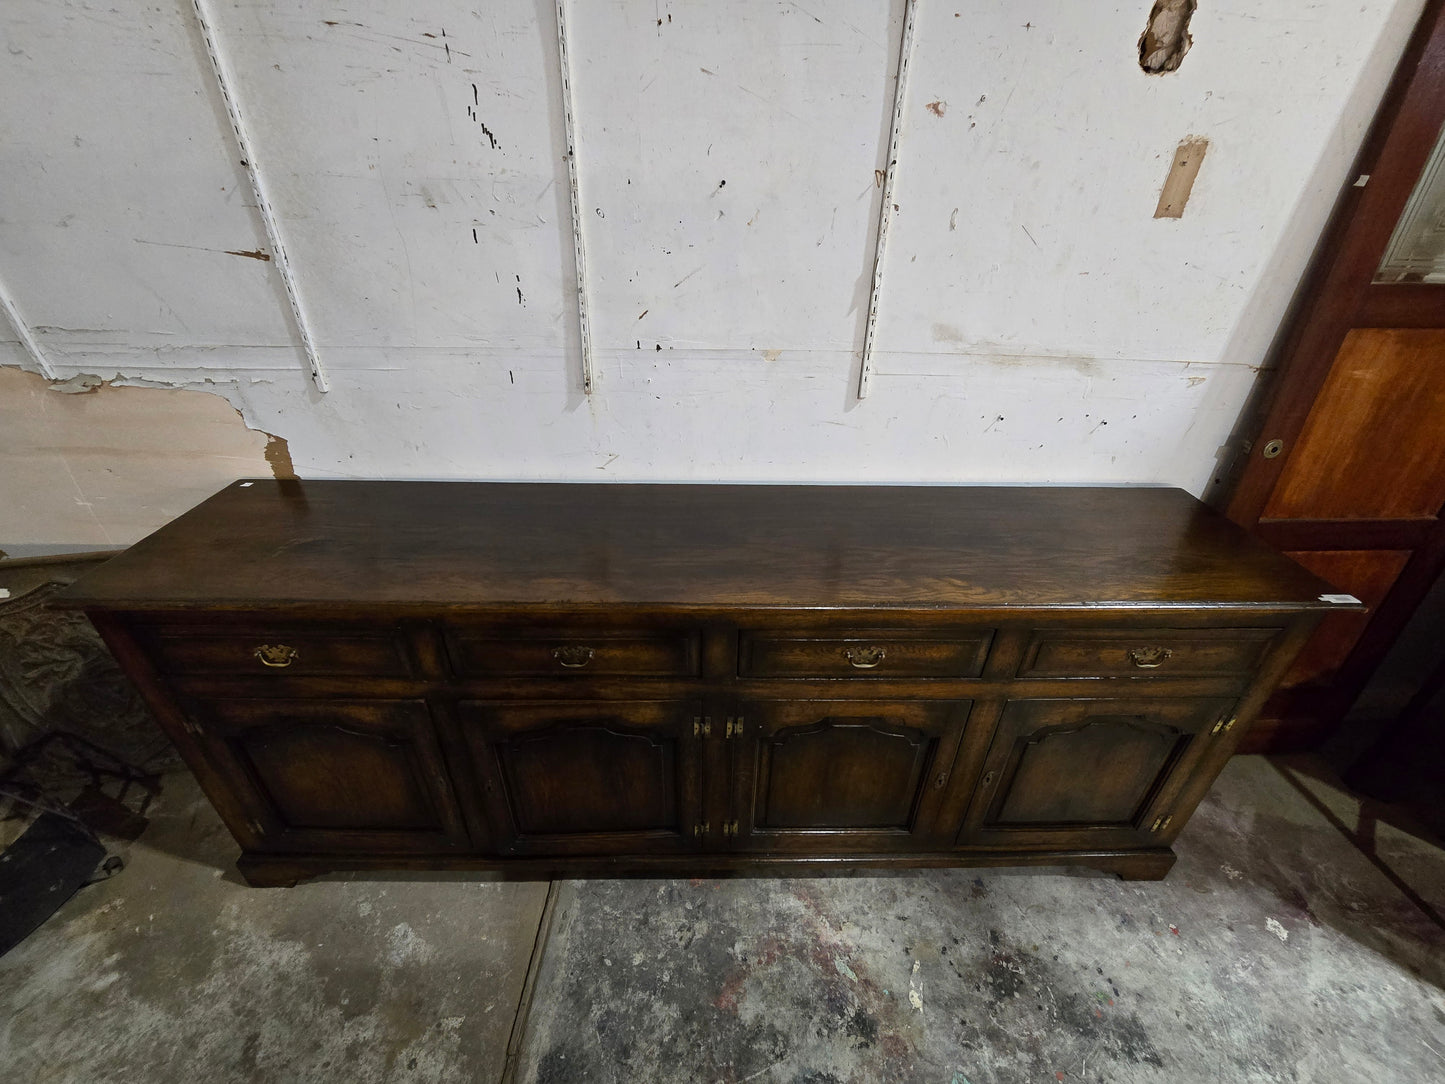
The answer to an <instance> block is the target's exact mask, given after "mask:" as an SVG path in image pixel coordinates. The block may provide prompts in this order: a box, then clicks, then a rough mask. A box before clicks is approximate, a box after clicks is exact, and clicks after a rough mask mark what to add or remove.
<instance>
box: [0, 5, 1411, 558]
mask: <svg viewBox="0 0 1445 1084" xmlns="http://www.w3.org/2000/svg"><path fill="white" fill-rule="evenodd" d="M1421 6H1422V0H1361V2H1360V3H1358V4H1354V5H1320V4H1317V3H1311V2H1307V0H1283V2H1281V3H1278V4H1274V5H1271V6H1270V9H1269V17H1268V18H1267V19H1266V18H1261V17H1260V12H1259V7H1258V5H1257V4H1255V3H1251V2H1248V0H1200V3H1199V4H1198V5H1197V10H1196V11H1195V13H1194V14H1193V17H1192V21H1191V22H1190V24H1189V28H1188V32H1189V34H1190V35H1192V38H1193V47H1192V49H1190V50H1189V52H1188V55H1187V57H1185V58H1183V60H1182V63H1181V64H1179V66H1178V68H1177V70H1174V71H1168V72H1166V73H1164V74H1160V75H1148V74H1145V73H1144V72H1143V71H1141V70H1140V59H1141V58H1140V28H1141V25H1142V24H1143V23H1144V22H1145V21H1146V19H1147V18H1148V17H1149V14H1150V12H1149V5H1148V4H1147V3H1146V2H1144V0H1140V2H1137V3H1136V2H1130V3H1119V4H1113V5H1094V4H1089V5H1083V4H1078V3H1076V2H1071V0H1036V2H1035V0H1030V2H1024V3H1020V2H1018V0H983V2H979V3H972V4H968V5H942V4H936V3H920V4H919V5H918V6H917V24H918V25H917V32H916V46H915V49H914V52H913V55H912V57H911V61H910V75H909V87H910V90H909V93H908V96H907V97H906V99H905V102H904V110H903V114H902V117H901V120H900V124H901V127H900V132H899V144H900V152H899V159H898V163H897V166H896V169H897V179H896V186H895V190H894V196H895V204H896V208H897V209H896V211H894V212H893V215H894V217H893V219H892V225H891V231H892V232H891V238H890V241H889V247H888V251H887V258H886V261H885V266H884V268H883V285H882V288H881V291H880V299H879V315H878V326H877V349H876V352H875V375H874V378H873V382H872V389H873V390H872V394H871V395H870V397H869V398H868V399H867V400H865V401H863V402H861V403H860V402H858V401H856V400H855V398H854V388H855V387H856V385H857V373H858V364H859V350H860V348H861V345H862V338H863V328H864V321H865V319H866V310H867V307H868V299H869V287H870V283H871V279H872V270H873V269H872V266H871V258H872V245H873V239H874V237H875V236H876V230H877V223H878V216H879V212H880V206H879V201H880V190H879V176H880V174H879V171H880V170H881V168H882V167H884V166H885V165H886V163H885V161H884V160H883V156H884V153H885V152H884V150H883V148H884V147H886V143H887V138H888V132H889V123H890V118H891V114H892V108H893V75H894V71H895V68H896V65H897V59H898V40H899V35H900V29H901V23H902V14H903V3H902V0H888V2H885V3H877V2H876V0H835V2H832V3H820V4H816V5H806V10H805V8H803V7H799V6H797V5H795V4H792V3H789V2H786V0H779V2H776V3H767V4H758V3H740V2H739V3H719V4H710V5H701V4H692V5H682V4H666V3H663V4H661V5H658V4H654V3H642V2H639V0H610V2H605V3H590V2H589V3H586V4H582V3H575V2H572V3H569V4H568V8H567V10H568V39H569V50H570V52H571V54H572V68H573V80H572V86H573V96H574V99H575V104H576V123H577V129H578V139H577V160H578V171H579V182H580V188H581V197H582V211H583V213H582V228H583V230H584V233H585V238H586V242H587V248H588V253H589V256H588V271H589V277H590V279H591V292H590V297H591V302H592V310H593V320H592V330H593V336H594V340H595V351H596V367H597V390H596V393H595V394H594V395H593V396H591V397H590V398H586V397H584V396H583V395H582V394H581V391H580V376H579V370H578V349H579V344H578V331H577V321H576V311H575V301H574V291H575V280H574V268H573V263H572V239H571V221H570V215H569V210H568V197H567V175H566V169H565V166H564V157H563V156H564V154H565V150H566V142H565V139H564V135H563V125H562V113H561V100H560V88H559V82H558V76H557V71H558V57H557V46H556V36H555V23H554V21H553V19H554V16H553V10H554V6H553V4H552V3H550V2H547V0H532V2H526V3H523V2H518V3H510V4H500V5H490V6H488V7H486V8H479V7H478V6H477V5H474V4H469V3H464V2H462V0H417V2H415V3H411V4H407V5H396V4H394V3H390V2H388V0H338V2H336V3H333V4H330V5H327V7H326V8H325V10H324V11H323V10H321V9H317V8H314V7H312V6H310V5H286V6H281V5H274V4H269V3H260V2H258V0H243V2H239V3H234V4H228V5H209V6H208V7H209V8H211V9H213V10H212V18H213V20H214V22H215V26H214V30H215V33H216V38H217V41H218V43H219V47H220V49H221V50H222V51H223V52H224V54H225V57H226V60H227V63H228V65H229V68H230V70H231V71H232V73H233V74H234V79H235V86H234V87H233V88H232V89H233V90H234V92H235V96H236V101H237V102H238V103H239V106H240V109H241V111H242V113H243V115H244V117H245V121H246V124H247V126H248V131H249V134H250V139H251V142H252V144H253V148H254V151H255V156H256V158H257V163H256V165H257V166H258V168H260V169H262V170H264V171H265V174H266V176H267V178H268V180H269V186H270V190H271V195H272V201H271V202H272V204H273V206H274V210H275V214H276V217H277V222H278V225H279V227H280V228H281V230H282V232H283V234H284V236H285V239H286V251H287V253H288V255H289V258H290V264H291V266H292V269H293V271H294V274H295V276H296V281H297V285H298V287H299V289H300V291H301V292H302V294H303V295H304V296H305V298H306V302H307V311H308V314H309V318H310V325H311V331H312V334H313V335H314V337H315V339H316V342H317V345H318V349H319V353H320V355H321V357H322V359H323V361H324V363H325V366H326V369H327V372H328V374H329V378H330V386H331V389H332V390H331V391H330V392H329V393H327V394H324V395H323V394H321V393H319V392H318V391H316V389H315V388H314V387H313V386H312V384H311V383H310V381H309V380H308V378H307V376H306V371H305V360H306V359H305V357H304V354H303V351H302V349H301V346H300V340H299V338H298V334H297V329H296V326H295V324H294V322H293V320H292V317H291V314H290V311H289V309H288V303H287V299H286V296H285V293H284V291H283V289H282V287H281V284H280V282H279V280H278V277H277V270H276V266H277V265H276V261H274V260H266V259H259V258H255V257H256V256H257V255H258V254H260V255H269V252H268V251H267V249H268V244H269V242H268V239H267V237H266V234H265V231H264V229H263V228H262V225H261V223H260V220H259V218H258V217H257V213H256V208H255V207H254V205H253V202H254V201H253V199H252V196H251V192H250V189H249V187H248V184H247V179H246V175H245V168H246V167H245V166H243V165H242V164H241V162H240V160H239V155H238V152H237V148H236V144H235V139H234V136H233V134H232V133H231V131H230V128H229V121H228V119H227V116H226V112H225V109H224V107H223V103H222V102H221V99H220V97H219V94H218V92H217V88H216V83H215V77H214V74H213V72H212V70H211V67H210V64H209V61H208V59H207V57H206V54H205V52H204V45H203V42H202V41H201V38H200V35H199V33H198V31H197V28H196V25H195V22H194V18H193V15H192V11H191V4H190V2H189V0H159V2H158V3H156V4H153V5H150V6H147V7H146V8H144V9H143V10H142V9H135V8H118V9H116V10H107V11H106V12H105V16H104V18H103V19H101V18H98V17H97V14H96V9H94V8H93V7H92V6H91V5H89V4H87V3H85V2H83V0H11V3H9V4H7V10H6V19H5V26H4V30H3V33H4V34H5V37H6V41H5V45H6V47H7V50H8V53H7V56H8V59H7V63H6V64H5V65H3V66H0V133H3V136H4V138H3V139H0V190H3V191H4V192H5V193H6V205H5V207H4V209H3V215H0V279H4V281H5V282H6V284H7V286H8V287H9V289H10V292H11V293H12V294H13V295H14V297H15V301H16V304H17V308H18V309H19V311H20V313H21V315H22V316H23V317H24V319H25V320H26V322H27V323H28V324H29V325H30V327H31V330H32V332H33V334H34V337H35V339H36V341H37V343H38V344H39V345H40V347H41V348H42V349H43V350H44V351H45V354H46V357H47V358H48V360H49V362H50V364H51V365H52V367H53V368H54V369H55V371H56V372H57V373H58V374H59V375H61V376H62V377H69V376H72V375H74V374H77V373H95V374H99V375H100V376H102V377H105V378H107V379H113V380H115V382H116V383H117V384H122V385H123V384H127V383H145V384H153V385H163V386H171V387H184V388H194V389H203V390H204V391H206V392H210V393H214V395H217V396H224V397H225V399H226V400H227V401H229V403H230V404H231V405H232V406H234V407H235V408H237V409H239V410H240V411H241V412H242V413H243V414H244V416H245V418H246V421H247V423H248V424H249V425H250V426H251V427H252V428H253V429H256V430H264V431H266V432H270V433H276V434H279V435H281V436H282V437H284V438H285V439H286V442H287V444H288V445H289V451H290V455H291V458H292V459H293V460H294V467H295V470H296V472H297V473H298V474H300V475H301V476H303V477H326V476H370V477H433V478H572V479H595V480H599V481H600V480H606V479H609V478H611V479H677V480H688V479H725V480H816V481H848V480H858V481H879V482H882V481H936V482H973V481H978V482H1000V481H1014V482H1163V483H1169V484H1175V485H1182V486H1185V487H1187V488H1189V489H1191V490H1192V491H1194V492H1196V493H1199V492H1202V491H1203V490H1204V489H1205V488H1206V487H1207V486H1208V484H1209V482H1210V479H1211V477H1212V472H1213V471H1214V469H1215V464H1216V456H1217V455H1218V454H1219V450H1220V445H1221V444H1222V443H1223V442H1224V441H1225V439H1226V437H1227V434H1228V433H1229V431H1230V429H1231V427H1232V426H1233V424H1234V422H1235V420H1236V418H1237V416H1238V414H1239V411H1240V409H1241V407H1242V405H1243V404H1244V402H1245V400H1246V399H1247V397H1248V396H1249V394H1250V392H1251V390H1252V388H1253V386H1254V383H1255V381H1256V378H1257V371H1258V367H1259V366H1260V365H1261V364H1262V362H1263V360H1264V357H1265V354H1266V351H1267V347H1268V344H1269V342H1270V339H1271V337H1272V336H1273V334H1274V331H1275V329H1276V327H1277V325H1278V322H1279V319H1280V317H1281V315H1282V314H1283V312H1284V309H1285V307H1286V305H1287V303H1288V300H1289V297H1290V294H1291V292H1292V291H1293V289H1294V286H1295V284H1296V283H1297V282H1298V280H1299V277H1300V274H1301V273H1302V271H1303V269H1304V266H1305V263H1306V261H1307V259H1308V257H1309V254H1310V252H1311V250H1312V248H1313V245H1314V243H1315V240H1316V238H1317V237H1318V236H1319V232H1320V230H1321V228H1322V227H1323V225H1324V221H1325V218H1326V216H1327V214H1328V212H1329V209H1330V206H1331V205H1332V203H1333V201H1334V198H1335V196H1336V194H1337V192H1338V191H1339V188H1340V186H1341V184H1342V183H1344V182H1345V180H1346V171H1347V170H1348V167H1349V164H1350V161H1351V159H1352V157H1353V155H1354V153H1355V151H1356V149H1357V148H1358V146H1359V143H1360V140H1361V138H1362V135H1363V132H1364V128H1365V126H1366V125H1367V123H1368V121H1369V119H1370V117H1371V115H1372V114H1373V111H1374V109H1375V107H1376V105H1377V104H1378V101H1379V99H1380V96H1381V94H1382V92H1383V89H1384V86H1385V84H1386V82H1387V81H1388V78H1389V75H1390V73H1391V71H1392V69H1393V66H1394V64H1395V62H1396V60H1397V59H1398V56H1399V53H1400V50H1401V49H1402V48H1403V45H1404V42H1405V39H1406V37H1407V36H1408V34H1409V31H1410V29H1411V28H1412V27H1413V24H1414V21H1415V19H1416V18H1417V16H1418V14H1419V11H1420V9H1421ZM1181 55H1182V54H1181ZM77 58H82V59H81V60H78V59H77ZM1190 137H1195V138H1199V139H1207V140H1208V141H1209V154H1208V159H1207V161H1206V162H1204V163H1203V165H1202V167H1201V169H1200V172H1199V174H1198V178H1197V181H1196V183H1195V184H1194V187H1193V190H1192V192H1191V194H1190V196H1189V200H1188V205H1187V209H1185V210H1184V211H1183V213H1182V216H1181V217H1179V218H1155V217H1154V212H1155V209H1156V207H1157V206H1158V204H1159V202H1160V185H1161V182H1162V181H1163V180H1164V178H1165V177H1166V176H1167V174H1168V172H1169V168H1170V163H1171V161H1172V159H1173V156H1174V154H1175V149H1176V147H1178V145H1179V144H1180V142H1181V140H1184V139H1186V138H1190ZM22 273H23V278H22V277H21V276H22ZM3 334H4V333H3V331H0V336H3ZM0 355H3V356H0V361H3V358H4V357H8V358H10V359H11V361H12V363H15V364H21V365H25V366H27V367H32V368H33V365H30V363H28V362H27V361H26V360H25V358H24V356H23V355H22V354H20V352H19V351H18V348H16V347H14V346H11V347H9V348H6V347H4V346H0ZM117 390H120V389H117V388H114V387H111V388H106V389H103V390H102V392H101V393H99V394H101V395H106V396H109V395H112V394H114V393H115V392H116V391H117ZM161 394H162V395H164V394H165V393H161ZM75 398H82V399H83V398H89V396H79V397H75ZM27 402H30V403H31V404H32V405H34V404H35V400H27ZM216 402H217V404H218V405H219V406H220V408H221V409H225V404H224V403H221V401H220V400H219V399H217V400H216ZM230 424H235V423H234V422H232V423H230ZM247 439H254V440H260V441H261V442H262V446H264V437H260V436H258V435H256V434H254V433H253V434H251V436H250V437H248V438H247ZM157 454H159V455H161V456H162V457H164V455H165V453H164V451H163V450H161V449H157ZM188 454H189V453H188V452H186V451H184V450H182V449H181V447H180V446H179V445H177V446H176V449H175V451H174V458H175V459H176V460H177V461H179V460H181V459H183V458H185V457H186V456H187V455H188ZM283 469H284V467H283ZM269 472H270V467H269V466H265V465H263V466H261V467H260V468H258V467H257V466H255V465H254V462H248V463H247V464H246V465H245V467H244V469H242V467H241V465H240V464H239V463H238V464H237V469H235V470H234V471H232V472H231V473H229V474H226V475H225V476H224V477H222V476H218V477H217V481H216V485H219V484H220V482H221V481H225V480H227V478H229V477H234V476H237V475H241V474H247V473H251V474H256V473H269ZM149 477H150V478H151V479H152V480H153V481H156V482H157V485H159V486H160V490H157V491H155V492H153V493H152V496H151V498H150V500H151V502H152V504H151V506H152V507H156V508H160V507H164V508H175V509H176V510H179V509H180V508H183V507H185V506H186V505H188V504H189V503H192V502H193V500H194V493H193V491H192V490H189V489H185V488H184V486H182V485H181V483H179V482H177V483H176V486H175V495H173V494H171V493H170V492H162V490H164V489H165V486H166V485H168V484H169V483H165V482H162V481H159V479H161V478H163V477H164V475H163V474H162V473H159V472H156V471H152V472H151V473H150V474H149ZM178 477H179V476H178ZM187 484H189V483H187ZM207 485H208V486H209V483H207ZM210 488H215V486H210ZM183 490H184V493H185V495H184V496H180V495H179V494H181V492H182V491H183ZM59 492H60V490H58V489H57V490H56V493H57V494H58V493H59ZM57 499H59V498H57ZM66 499H68V498H66ZM112 506H113V505H112V504H109V503H108V504H107V505H106V506H105V508H104V509H102V510H101V511H98V512H97V513H96V515H97V516H100V517H101V522H102V524H103V525H104V527H105V531H106V533H108V534H109V535H110V536H111V537H113V538H115V539H118V540H122V541H128V540H130V537H129V535H128V534H127V532H128V531H133V530H135V529H138V528H136V527H134V526H123V525H122V524H120V523H119V522H111V521H109V520H107V519H106V518H105V517H106V516H108V515H109V511H108V509H109V508H110V507H112ZM66 511H67V514H68V513H69V511H70V510H66ZM9 515H10V513H9V511H8V510H7V512H6V513H5V516H6V517H7V518H6V519H5V520H0V538H3V537H8V536H11V535H13V534H15V530H14V529H13V528H12V526H11V524H10V522H9V520H8V516H9ZM56 522H60V520H57V521H56ZM66 522H70V521H68V520H67V521H66ZM74 522H75V523H76V526H75V528H74V529H75V530H77V531H78V530H80V525H81V521H78V520H77V521H74ZM94 527H95V521H94V520H92V521H91V528H92V529H93V528H94ZM86 537H87V538H89V537H90V536H89V535H87V536H86ZM49 541H53V542H62V541H69V540H68V539H62V538H58V537H52V538H50V539H49Z"/></svg>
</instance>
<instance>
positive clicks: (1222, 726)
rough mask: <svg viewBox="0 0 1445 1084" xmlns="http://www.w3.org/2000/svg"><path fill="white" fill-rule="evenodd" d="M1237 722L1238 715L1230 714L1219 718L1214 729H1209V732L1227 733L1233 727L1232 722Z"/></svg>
mask: <svg viewBox="0 0 1445 1084" xmlns="http://www.w3.org/2000/svg"><path fill="white" fill-rule="evenodd" d="M1237 722H1239V716H1238V715H1231V716H1229V717H1228V718H1225V719H1221V720H1219V722H1217V723H1215V724H1214V729H1213V730H1211V731H1210V732H1209V733H1211V734H1228V733H1229V732H1230V731H1231V730H1232V729H1234V724H1235V723H1237Z"/></svg>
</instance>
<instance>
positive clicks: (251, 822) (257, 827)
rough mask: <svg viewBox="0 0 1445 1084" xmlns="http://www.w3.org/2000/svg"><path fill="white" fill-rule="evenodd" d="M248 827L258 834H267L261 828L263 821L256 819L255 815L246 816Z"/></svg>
mask: <svg viewBox="0 0 1445 1084" xmlns="http://www.w3.org/2000/svg"><path fill="white" fill-rule="evenodd" d="M246 827H247V828H249V829H251V831H253V832H255V833H256V835H258V836H264V835H265V834H266V833H265V832H264V831H263V830H262V829H261V822H260V821H258V820H256V819H255V818H254V817H247V818H246Z"/></svg>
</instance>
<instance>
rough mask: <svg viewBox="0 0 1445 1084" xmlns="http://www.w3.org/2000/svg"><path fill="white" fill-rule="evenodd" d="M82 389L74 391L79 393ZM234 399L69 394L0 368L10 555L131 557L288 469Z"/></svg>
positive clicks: (3, 524) (150, 392)
mask: <svg viewBox="0 0 1445 1084" xmlns="http://www.w3.org/2000/svg"><path fill="white" fill-rule="evenodd" d="M79 384H80V381H76V384H75V385H73V386H79ZM285 454H286V452H285V446H284V443H282V444H281V445H280V446H279V447H277V446H276V444H275V442H274V441H273V439H271V438H268V435H267V434H265V433H257V432H254V431H252V430H250V429H247V428H246V424H245V422H244V421H242V420H241V417H240V415H239V414H238V413H237V412H236V410H235V409H234V408H233V407H231V406H230V405H229V404H228V403H227V402H226V401H225V400H224V399H222V398H220V397H219V396H216V395H208V394H206V393H204V392H199V391H185V390H179V389H174V388H167V389H160V388H116V387H107V386H98V387H92V388H91V389H90V390H89V391H84V392H76V393H72V394H66V393H63V392H59V391H57V390H55V389H54V388H52V387H51V386H50V384H49V382H48V381H46V380H45V379H44V378H42V377H40V376H37V375H35V374H33V373H25V372H21V371H20V370H18V369H0V508H3V509H4V515H3V518H0V532H3V533H0V550H4V551H5V552H6V553H7V554H9V555H10V556H11V557H21V556H26V555H29V554H39V553H54V552H57V551H60V550H66V549H73V548H75V547H84V548H91V549H98V550H99V549H108V548H111V547H113V546H123V545H127V544H129V543H131V542H134V541H136V540H137V539H139V538H143V537H144V536H145V535H147V534H149V533H150V532H151V531H154V530H155V529H156V528H157V527H160V526H162V525H163V524H165V523H166V522H168V521H169V520H171V519H173V518H175V517H176V516H177V515H179V514H180V513H182V512H184V511H185V510H186V509H188V508H190V507H191V506H192V505H195V504H198V503H200V501H202V500H204V499H205V498H206V497H208V496H210V495H211V494H212V493H214V492H215V491H216V490H217V489H220V488H221V487H222V486H224V485H227V484H228V483H230V482H231V481H232V480H234V479H235V478H238V477H245V476H259V477H269V476H271V474H272V472H273V466H274V464H275V463H277V462H282V463H283V469H284V459H285Z"/></svg>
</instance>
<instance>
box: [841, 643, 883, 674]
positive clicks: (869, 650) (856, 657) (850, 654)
mask: <svg viewBox="0 0 1445 1084" xmlns="http://www.w3.org/2000/svg"><path fill="white" fill-rule="evenodd" d="M886 654H887V652H886V651H884V650H883V648H881V647H860V648H858V649H857V650H856V651H855V650H854V649H853V648H851V647H845V648H844V649H843V657H844V658H845V659H847V660H848V664H849V665H850V666H852V667H853V668H854V669H855V670H872V669H873V668H874V667H875V666H877V665H878V664H879V663H880V662H882V661H883V656H884V655H886Z"/></svg>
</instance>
